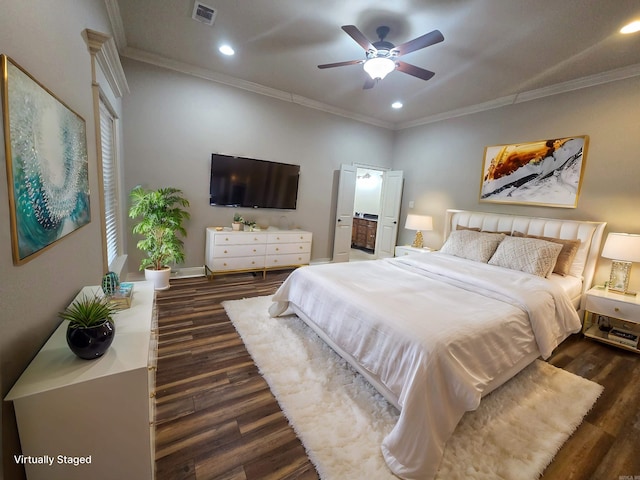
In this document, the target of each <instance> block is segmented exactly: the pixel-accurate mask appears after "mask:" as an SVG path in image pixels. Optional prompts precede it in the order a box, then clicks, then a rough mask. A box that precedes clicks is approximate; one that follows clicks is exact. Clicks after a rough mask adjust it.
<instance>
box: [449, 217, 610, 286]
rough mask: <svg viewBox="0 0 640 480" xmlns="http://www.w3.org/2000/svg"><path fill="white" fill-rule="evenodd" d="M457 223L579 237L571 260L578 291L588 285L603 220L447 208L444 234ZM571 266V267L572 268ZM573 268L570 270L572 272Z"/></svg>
mask: <svg viewBox="0 0 640 480" xmlns="http://www.w3.org/2000/svg"><path fill="white" fill-rule="evenodd" d="M458 225H460V226H463V227H471V228H479V229H480V230H483V231H487V232H504V233H513V232H521V233H524V234H527V235H540V236H545V237H554V238H563V239H570V240H575V239H579V240H580V248H579V249H578V253H577V254H576V256H575V259H574V261H573V266H574V267H575V274H576V276H581V277H582V280H583V282H582V293H584V292H586V291H587V290H588V289H589V288H591V284H592V282H593V275H594V273H595V269H596V262H597V261H598V256H599V253H600V244H601V242H602V235H603V233H604V227H605V226H606V222H587V221H579V220H560V219H557V218H541V217H527V216H524V215H509V214H503V213H487V212H472V211H469V210H451V209H450V210H447V216H446V222H445V227H444V238H445V239H447V238H448V237H449V233H450V232H451V231H452V230H455V229H456V227H457V226H458ZM572 270H573V269H572ZM573 273H574V272H572V274H573Z"/></svg>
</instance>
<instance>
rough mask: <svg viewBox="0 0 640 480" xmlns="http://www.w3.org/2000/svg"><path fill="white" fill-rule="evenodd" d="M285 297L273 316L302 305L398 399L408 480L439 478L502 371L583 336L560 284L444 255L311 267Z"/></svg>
mask: <svg viewBox="0 0 640 480" xmlns="http://www.w3.org/2000/svg"><path fill="white" fill-rule="evenodd" d="M274 301H275V302H276V303H274V305H273V306H272V308H271V310H270V312H271V314H272V315H273V316H277V315H279V314H282V313H283V312H284V311H285V310H286V309H287V307H288V306H289V302H291V303H293V304H294V305H295V306H296V307H297V308H298V309H299V310H300V311H301V312H303V313H304V314H305V315H306V316H307V317H308V318H309V319H311V320H312V321H313V322H314V323H315V324H316V325H317V327H319V328H320V329H321V330H322V331H323V332H324V333H325V334H326V335H327V336H328V337H329V338H330V339H331V340H332V341H333V342H334V343H335V344H336V345H337V346H339V347H340V348H341V349H343V350H344V351H345V352H348V353H349V354H351V355H352V356H353V357H354V358H355V360H356V361H357V362H358V363H359V364H360V366H361V367H363V368H365V369H366V370H367V371H369V372H371V374H372V375H373V376H374V377H376V378H379V379H380V382H381V383H383V384H384V386H385V387H386V388H387V389H388V390H389V391H390V392H392V394H393V395H395V396H396V398H397V401H396V402H395V403H396V404H397V405H399V406H400V407H401V412H400V417H399V420H398V423H397V424H396V425H395V427H394V428H393V430H392V431H391V432H390V433H389V434H388V435H387V437H385V439H384V441H383V444H382V452H383V455H384V458H385V460H386V462H387V464H388V465H389V468H390V469H391V470H392V471H393V472H394V473H395V474H396V475H398V476H400V477H403V478H407V479H431V478H433V477H434V476H435V474H436V472H437V470H438V466H439V463H440V459H441V458H442V453H443V450H444V446H445V443H446V441H447V439H448V438H449V437H450V435H451V434H452V432H453V430H454V429H455V427H456V425H457V424H458V422H459V421H460V419H461V418H462V415H463V414H464V412H465V411H469V410H474V409H476V408H477V407H478V405H479V403H480V398H481V396H482V393H483V391H484V390H485V389H486V388H487V386H488V385H489V384H490V383H491V382H492V380H494V379H496V377H499V376H500V374H501V372H505V371H507V370H509V369H510V368H511V367H513V366H514V365H516V364H517V363H518V361H519V360H521V359H522V357H523V355H524V354H526V353H527V352H530V351H531V350H532V348H533V349H535V345H536V344H537V347H538V350H539V352H540V354H541V355H542V356H543V357H544V358H546V357H548V356H549V355H550V354H551V352H552V351H553V349H554V348H555V347H556V346H557V345H558V344H559V343H560V342H561V341H562V340H564V339H565V338H566V337H567V336H568V335H569V334H570V333H574V332H578V331H579V330H580V321H579V318H578V315H577V313H576V311H575V309H574V308H573V306H572V305H571V302H570V300H569V298H568V297H567V296H566V295H565V294H564V292H562V291H561V290H560V289H559V288H558V287H556V286H555V285H554V284H553V283H552V282H550V281H548V280H546V279H543V278H539V277H535V276H532V275H529V274H525V273H521V272H517V271H513V270H507V269H503V268H500V267H495V266H490V265H487V264H483V263H478V262H472V261H469V260H464V259H460V258H458V257H452V256H449V255H446V254H440V253H430V254H421V255H413V256H406V257H400V258H395V259H386V260H379V261H369V262H354V263H344V264H328V265H317V266H312V267H303V268H299V269H297V270H296V271H294V272H293V273H292V274H291V275H290V276H289V278H288V279H287V280H286V282H285V283H284V284H283V285H282V286H281V287H280V289H279V290H278V291H277V293H276V294H275V296H274ZM534 339H535V340H534ZM532 345H533V347H532ZM523 352H525V353H524V354H523Z"/></svg>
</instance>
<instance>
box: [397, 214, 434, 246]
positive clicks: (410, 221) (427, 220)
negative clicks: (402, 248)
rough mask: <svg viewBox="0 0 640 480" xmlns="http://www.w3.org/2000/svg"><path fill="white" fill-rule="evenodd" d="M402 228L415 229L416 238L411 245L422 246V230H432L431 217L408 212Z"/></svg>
mask: <svg viewBox="0 0 640 480" xmlns="http://www.w3.org/2000/svg"><path fill="white" fill-rule="evenodd" d="M404 228H406V229H407V230H415V231H416V238H415V239H414V240H413V243H412V244H411V246H412V247H416V248H422V247H423V245H424V244H423V238H422V232H423V231H427V230H433V219H432V218H431V217H430V216H429V215H415V214H413V213H410V214H409V215H407V220H406V222H405V224H404Z"/></svg>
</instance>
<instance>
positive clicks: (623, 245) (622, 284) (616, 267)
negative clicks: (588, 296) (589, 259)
mask: <svg viewBox="0 0 640 480" xmlns="http://www.w3.org/2000/svg"><path fill="white" fill-rule="evenodd" d="M602 256H603V257H604V258H610V259H612V260H613V262H612V263H611V276H610V277H609V290H611V291H614V292H619V293H624V294H628V295H629V294H630V295H635V293H633V292H628V291H627V289H628V288H629V278H630V277H631V263H632V262H640V235H634V234H631V233H610V234H609V235H608V236H607V241H606V242H605V243H604V248H603V249H602Z"/></svg>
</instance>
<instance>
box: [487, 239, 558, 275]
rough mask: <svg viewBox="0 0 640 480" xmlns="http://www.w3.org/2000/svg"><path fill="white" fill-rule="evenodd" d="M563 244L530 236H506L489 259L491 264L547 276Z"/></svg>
mask: <svg viewBox="0 0 640 480" xmlns="http://www.w3.org/2000/svg"><path fill="white" fill-rule="evenodd" d="M560 250H562V245H560V244H559V243H554V242H547V241H546V240H539V239H537V238H529V237H506V238H505V239H504V240H503V241H502V242H501V243H500V245H498V248H497V249H496V252H495V253H494V254H493V256H492V257H491V259H490V260H489V265H497V266H499V267H505V268H510V269H511V270H519V271H521V272H526V273H531V274H533V275H538V276H539V277H547V276H548V275H549V274H550V273H551V272H552V270H553V267H554V265H555V264H556V259H557V258H558V255H559V254H560Z"/></svg>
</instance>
